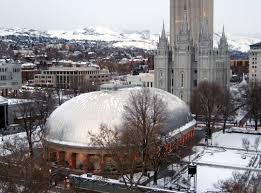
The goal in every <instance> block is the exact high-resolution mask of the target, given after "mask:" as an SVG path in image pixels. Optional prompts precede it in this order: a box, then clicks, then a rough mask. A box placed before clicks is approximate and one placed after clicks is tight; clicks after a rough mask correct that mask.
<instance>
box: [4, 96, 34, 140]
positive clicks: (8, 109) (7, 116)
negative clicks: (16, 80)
mask: <svg viewBox="0 0 261 193" xmlns="http://www.w3.org/2000/svg"><path fill="white" fill-rule="evenodd" d="M28 103H33V101H29V100H26V99H14V98H8V99H7V98H4V97H2V96H0V134H2V135H4V134H11V133H18V132H22V131H24V130H23V128H22V126H21V123H23V122H22V121H23V120H22V118H21V117H22V114H23V113H24V112H22V110H21V107H22V106H23V105H27V104H28ZM28 117H29V115H28Z"/></svg>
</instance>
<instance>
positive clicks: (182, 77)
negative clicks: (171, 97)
mask: <svg viewBox="0 0 261 193" xmlns="http://www.w3.org/2000/svg"><path fill="white" fill-rule="evenodd" d="M180 86H181V87H182V88H183V87H184V73H183V72H182V73H181V76H180Z"/></svg>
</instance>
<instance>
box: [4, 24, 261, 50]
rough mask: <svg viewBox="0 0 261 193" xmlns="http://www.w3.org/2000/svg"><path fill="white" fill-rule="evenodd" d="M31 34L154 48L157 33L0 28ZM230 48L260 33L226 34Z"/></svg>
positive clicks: (245, 44) (239, 47) (237, 47)
mask: <svg viewBox="0 0 261 193" xmlns="http://www.w3.org/2000/svg"><path fill="white" fill-rule="evenodd" d="M220 34H221V33H215V34H214V46H217V45H218V41H219V38H220ZM8 35H15V36H32V37H39V36H42V37H51V38H61V39H66V40H91V41H107V42H112V45H113V46H115V47H121V48H131V47H135V48H142V49H147V50H153V49H155V48H156V45H157V41H158V36H159V34H152V33H150V31H148V30H146V31H120V30H113V29H109V28H105V27H87V28H84V29H78V30H71V31H62V30H60V31H54V30H50V31H39V30H33V29H24V28H0V36H8ZM227 38H228V43H229V45H230V49H231V50H237V51H241V52H247V51H248V50H249V45H250V44H253V43H257V42H259V41H261V35H248V36H246V35H234V34H229V33H228V34H227Z"/></svg>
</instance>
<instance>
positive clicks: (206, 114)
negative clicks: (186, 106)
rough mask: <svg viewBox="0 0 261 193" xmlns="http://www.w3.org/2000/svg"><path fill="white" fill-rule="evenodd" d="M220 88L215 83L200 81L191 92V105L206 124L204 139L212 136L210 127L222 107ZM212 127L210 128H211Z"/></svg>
mask: <svg viewBox="0 0 261 193" xmlns="http://www.w3.org/2000/svg"><path fill="white" fill-rule="evenodd" d="M221 93H222V88H221V87H220V86H219V85H217V84H216V83H211V82H207V81H203V82H201V83H200V84H199V85H198V87H197V88H196V89H195V90H194V91H193V94H192V97H193V99H192V107H196V110H197V113H200V114H201V116H203V119H204V121H205V124H206V140H207V139H208V138H210V139H211V138H212V129H213V128H214V125H215V122H216V120H217V118H218V116H220V112H221V107H222V95H221ZM211 128H212V129H211Z"/></svg>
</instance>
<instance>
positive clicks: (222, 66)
mask: <svg viewBox="0 0 261 193" xmlns="http://www.w3.org/2000/svg"><path fill="white" fill-rule="evenodd" d="M217 58H218V63H217V64H218V69H217V80H219V82H220V84H221V85H222V86H227V85H228V83H229V81H230V78H231V72H230V62H229V52H228V42H227V38H226V35H225V28H224V26H223V31H222V35H221V38H220V41H219V44H218V55H217Z"/></svg>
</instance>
